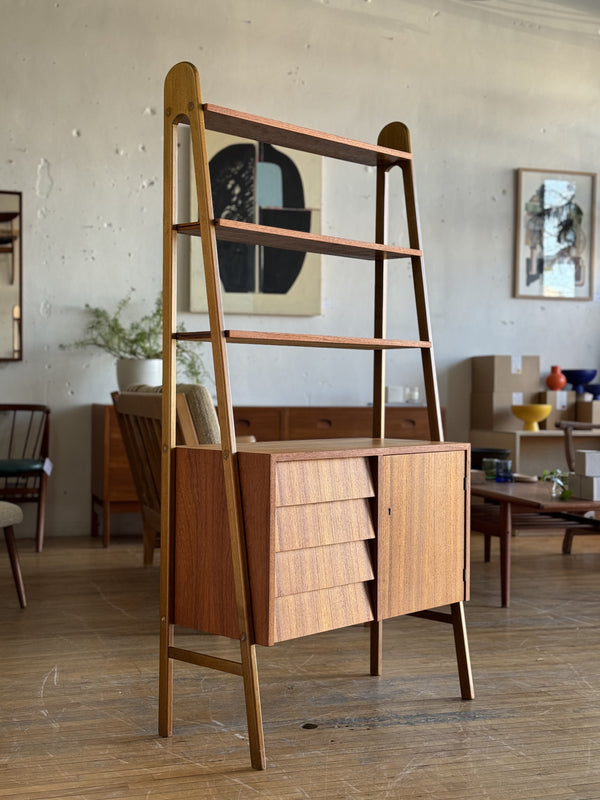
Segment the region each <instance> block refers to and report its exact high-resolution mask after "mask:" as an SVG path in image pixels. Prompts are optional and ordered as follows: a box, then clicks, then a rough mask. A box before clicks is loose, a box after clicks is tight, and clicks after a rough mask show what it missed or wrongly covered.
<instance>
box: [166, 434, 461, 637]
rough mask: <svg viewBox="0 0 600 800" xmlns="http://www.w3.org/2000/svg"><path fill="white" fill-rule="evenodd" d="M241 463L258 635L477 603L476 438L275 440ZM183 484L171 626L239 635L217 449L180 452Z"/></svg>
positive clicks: (249, 451) (254, 447)
mask: <svg viewBox="0 0 600 800" xmlns="http://www.w3.org/2000/svg"><path fill="white" fill-rule="evenodd" d="M238 459H239V471H240V481H241V494H242V504H243V509H244V521H245V535H246V548H247V556H248V572H249V580H250V593H251V596H252V623H253V628H254V636H255V641H256V643H257V644H261V645H267V646H268V645H273V644H275V643H277V642H281V641H285V640H287V639H293V638H297V637H299V636H306V635H309V634H313V633H318V632H320V631H325V630H331V629H333V628H340V627H344V626H347V625H355V624H357V623H362V622H369V621H372V620H383V619H388V618H390V617H395V616H398V615H400V614H411V613H414V612H418V611H420V610H422V609H427V608H435V607H438V606H442V605H446V604H448V603H456V602H460V601H462V600H466V599H468V578H467V574H468V528H467V524H466V520H467V493H466V486H467V467H468V445H460V444H449V443H431V442H429V443H426V444H424V443H418V444H414V445H410V444H409V443H406V442H405V443H399V442H393V440H389V441H388V443H386V444H375V443H374V442H373V440H372V439H364V440H361V439H353V440H340V441H339V442H336V443H332V442H328V443H325V442H324V441H318V442H317V443H313V442H301V443H294V444H293V445H290V444H285V443H283V442H281V443H278V442H275V443H273V442H268V443H264V444H261V443H257V444H244V445H240V446H239V451H238ZM175 485H176V492H177V495H176V501H175V503H176V507H177V519H176V522H175V535H174V548H175V549H174V576H175V586H176V589H175V594H174V622H175V624H178V625H182V626H184V627H187V628H194V629H197V630H202V631H205V632H207V633H214V634H221V635H225V636H229V637H231V638H239V630H238V620H237V607H236V601H235V592H234V580H233V570H232V562H231V549H230V547H229V546H228V538H229V537H228V526H227V515H226V506H227V501H226V493H225V485H224V478H223V474H222V469H221V453H220V450H219V449H218V448H215V447H211V446H206V447H201V448H189V447H187V448H185V447H178V448H177V455H176V471H175ZM198 492H202V493H205V492H210V497H211V502H210V503H197V502H195V499H194V498H195V497H197V494H198ZM442 497H443V501H441V502H440V498H442ZM198 531H203V532H205V533H204V535H203V536H202V537H200V536H198V535H197V532H198Z"/></svg>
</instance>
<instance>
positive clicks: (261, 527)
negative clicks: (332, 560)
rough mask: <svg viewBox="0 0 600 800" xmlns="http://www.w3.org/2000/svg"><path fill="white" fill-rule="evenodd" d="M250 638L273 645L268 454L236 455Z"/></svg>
mask: <svg viewBox="0 0 600 800" xmlns="http://www.w3.org/2000/svg"><path fill="white" fill-rule="evenodd" d="M238 461H239V465H240V483H241V490H242V505H243V509H244V529H245V532H246V552H247V554H248V576H249V579H250V593H251V595H252V619H253V622H254V638H255V640H256V642H257V643H258V644H262V645H270V644H273V641H274V638H273V637H274V598H275V554H274V549H275V548H274V542H275V504H274V491H275V490H274V488H273V478H272V471H273V466H272V460H271V457H270V456H269V455H268V454H256V453H238Z"/></svg>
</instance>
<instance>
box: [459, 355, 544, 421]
mask: <svg viewBox="0 0 600 800" xmlns="http://www.w3.org/2000/svg"><path fill="white" fill-rule="evenodd" d="M539 385H540V358H539V356H474V357H473V358H472V359H471V428H472V429H474V430H493V431H517V430H521V429H522V427H523V423H522V422H521V421H520V420H519V419H517V417H515V415H514V414H513V413H512V411H511V406H513V405H523V404H524V403H537V402H538V395H539Z"/></svg>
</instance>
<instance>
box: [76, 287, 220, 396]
mask: <svg viewBox="0 0 600 800" xmlns="http://www.w3.org/2000/svg"><path fill="white" fill-rule="evenodd" d="M133 291H134V290H133V289H130V291H129V292H128V294H127V295H126V296H125V297H124V298H123V299H122V300H120V301H119V302H118V303H117V307H116V309H115V310H114V311H113V312H112V313H111V312H109V311H107V310H106V309H105V308H98V307H97V306H91V305H90V304H89V303H86V304H85V309H86V311H88V312H89V314H90V319H89V321H88V324H87V326H86V329H85V335H84V337H83V338H82V339H78V340H77V341H76V342H73V343H72V344H70V345H60V347H61V349H63V350H65V349H69V348H71V347H72V348H75V349H77V350H81V349H84V348H87V347H97V348H99V349H100V350H104V351H105V352H106V353H109V354H110V355H112V356H114V357H115V358H117V359H119V358H140V359H144V358H162V308H163V304H162V295H160V294H159V296H158V297H157V298H156V301H155V303H154V307H153V308H152V310H151V311H149V312H148V313H147V314H144V315H143V316H141V317H140V318H139V319H135V320H133V321H131V322H125V321H124V319H123V316H124V313H125V311H126V309H127V307H128V306H129V304H130V302H131V295H132V292H133ZM177 330H178V331H179V332H182V331H185V326H184V325H183V324H180V325H178V326H177ZM177 366H178V368H179V369H180V370H181V372H182V373H183V374H185V375H187V377H188V378H189V379H190V380H191V381H192V382H194V383H203V382H206V381H207V380H208V381H210V380H212V378H211V376H210V373H209V372H208V370H207V369H206V367H205V365H204V361H203V359H202V355H201V353H200V351H199V345H198V344H197V343H194V342H177Z"/></svg>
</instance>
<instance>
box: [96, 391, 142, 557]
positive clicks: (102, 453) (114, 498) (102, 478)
mask: <svg viewBox="0 0 600 800" xmlns="http://www.w3.org/2000/svg"><path fill="white" fill-rule="evenodd" d="M97 506H100V508H101V509H102V543H103V545H104V547H108V543H109V542H110V515H111V513H112V514H114V513H123V512H132V511H140V509H141V507H140V504H139V502H138V497H137V492H136V490H135V486H134V483H133V477H132V475H131V470H130V469H129V462H128V461H127V454H126V453H125V445H124V444H123V439H122V438H121V431H120V430H119V423H118V421H117V415H116V413H115V409H114V407H113V406H112V404H111V405H100V404H96V403H94V404H93V405H92V523H91V534H92V536H97V535H98V512H97Z"/></svg>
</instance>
